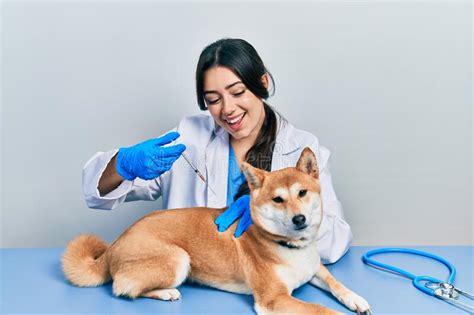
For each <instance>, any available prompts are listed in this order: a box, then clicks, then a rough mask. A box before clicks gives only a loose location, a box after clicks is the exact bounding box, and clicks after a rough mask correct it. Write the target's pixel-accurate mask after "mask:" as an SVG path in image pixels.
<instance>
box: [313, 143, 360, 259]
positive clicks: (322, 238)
mask: <svg viewBox="0 0 474 315" xmlns="http://www.w3.org/2000/svg"><path fill="white" fill-rule="evenodd" d="M311 147H312V149H315V152H317V153H316V154H317V158H318V167H319V180H320V183H321V198H322V204H323V220H322V222H321V226H320V228H319V235H318V249H319V254H320V256H321V261H322V263H323V264H329V263H334V262H336V261H337V260H339V259H340V258H341V257H342V256H343V255H344V254H345V253H346V252H347V250H348V249H349V247H350V245H351V242H352V238H353V236H352V231H351V227H350V226H349V224H348V223H347V222H346V221H345V219H344V214H343V209H342V205H341V203H340V202H339V200H338V199H337V196H336V193H335V192H334V188H333V185H332V179H331V173H330V170H329V156H330V152H329V150H328V149H327V148H326V147H324V146H322V145H319V144H317V145H316V147H315V146H311Z"/></svg>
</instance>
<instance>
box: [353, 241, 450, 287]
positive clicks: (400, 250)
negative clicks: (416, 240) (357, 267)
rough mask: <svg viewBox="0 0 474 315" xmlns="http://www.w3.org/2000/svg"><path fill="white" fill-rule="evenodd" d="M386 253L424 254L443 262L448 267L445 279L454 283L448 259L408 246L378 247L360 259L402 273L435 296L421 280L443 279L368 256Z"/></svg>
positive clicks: (436, 280) (414, 283)
mask: <svg viewBox="0 0 474 315" xmlns="http://www.w3.org/2000/svg"><path fill="white" fill-rule="evenodd" d="M386 253H405V254H414V255H419V256H424V257H428V258H431V259H434V260H437V261H439V262H441V263H442V264H444V265H445V266H446V267H447V268H448V269H449V277H448V280H447V281H446V282H447V283H449V284H452V285H454V280H455V278H456V268H454V266H453V264H451V263H450V262H449V261H447V260H446V259H444V258H443V257H439V256H437V255H434V254H431V253H427V252H423V251H419V250H416V249H410V248H397V247H385V248H379V249H374V250H371V251H368V252H367V253H365V254H364V255H363V256H362V261H363V262H364V263H366V264H367V265H373V266H376V267H379V268H382V269H385V270H388V271H391V272H395V273H398V274H400V275H403V276H405V277H407V278H409V279H411V280H412V282H413V285H414V286H415V287H416V288H417V289H418V290H421V291H423V292H425V293H426V294H429V295H432V296H436V295H435V291H434V290H433V289H432V288H429V287H427V286H425V285H423V284H422V283H421V282H423V281H428V282H434V283H442V282H444V281H441V280H439V279H436V278H433V277H429V276H416V275H414V274H412V273H410V272H408V271H406V270H403V269H400V268H397V267H395V266H391V265H387V264H384V263H381V262H379V261H376V260H373V259H371V258H370V257H371V256H374V255H379V254H386Z"/></svg>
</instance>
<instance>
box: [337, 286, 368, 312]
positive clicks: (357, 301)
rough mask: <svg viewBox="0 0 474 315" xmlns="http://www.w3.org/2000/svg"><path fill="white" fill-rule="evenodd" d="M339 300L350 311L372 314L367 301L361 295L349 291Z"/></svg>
mask: <svg viewBox="0 0 474 315" xmlns="http://www.w3.org/2000/svg"><path fill="white" fill-rule="evenodd" d="M341 302H342V303H343V304H344V305H345V306H347V307H348V308H349V309H350V310H351V311H354V312H357V313H358V314H359V313H365V314H372V312H371V311H370V306H369V303H368V302H367V301H366V300H365V299H364V298H363V297H361V296H359V295H357V294H355V293H354V292H351V291H350V292H349V293H347V294H345V295H344V296H342V297H341Z"/></svg>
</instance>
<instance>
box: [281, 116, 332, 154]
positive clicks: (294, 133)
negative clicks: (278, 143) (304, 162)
mask: <svg viewBox="0 0 474 315" xmlns="http://www.w3.org/2000/svg"><path fill="white" fill-rule="evenodd" d="M286 124H287V125H286V126H285V127H284V128H283V129H282V131H283V133H284V134H285V135H284V137H285V138H286V139H289V140H290V141H294V143H295V146H296V147H297V148H298V149H299V150H298V151H297V152H298V153H300V152H301V151H302V150H303V149H304V148H305V147H309V148H310V149H312V150H313V152H314V153H315V154H316V155H317V157H318V159H319V160H323V161H327V159H328V158H329V155H330V154H331V153H330V151H329V149H328V148H327V147H326V146H324V145H322V144H321V143H320V141H319V138H318V137H317V136H316V135H315V134H313V133H311V132H309V131H307V130H303V129H299V128H296V127H295V126H294V125H292V124H291V123H289V122H287V123H286Z"/></svg>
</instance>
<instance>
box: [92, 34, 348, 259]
mask: <svg viewBox="0 0 474 315" xmlns="http://www.w3.org/2000/svg"><path fill="white" fill-rule="evenodd" d="M236 47H237V48H238V49H235V48H236ZM216 51H217V52H216ZM219 51H220V52H222V51H225V52H226V53H227V55H232V54H234V55H232V56H234V57H233V58H234V59H236V58H239V57H240V55H241V54H242V52H243V51H244V53H247V54H256V51H255V50H254V49H253V47H252V46H251V45H250V44H248V43H247V42H245V41H243V40H233V39H226V40H220V41H218V42H215V43H213V44H212V45H210V46H208V47H206V49H205V50H204V51H203V53H202V54H201V57H200V61H199V63H198V69H197V71H196V72H197V79H196V80H197V93H198V103H199V105H200V108H201V109H208V110H209V112H210V114H211V115H210V116H209V115H196V116H188V117H185V118H183V119H182V120H181V121H180V122H179V124H178V126H177V127H176V128H175V129H174V130H175V131H177V132H178V133H179V134H180V136H179V138H178V139H177V143H180V144H184V145H185V146H186V149H185V150H186V155H187V156H188V157H189V159H190V160H191V161H192V162H193V164H194V165H195V166H197V168H198V169H199V170H200V171H201V172H203V173H204V176H205V177H206V178H207V180H208V182H209V185H210V186H211V187H212V188H213V189H214V190H215V192H216V194H215V195H214V194H213V193H212V192H211V191H210V190H209V189H208V187H207V186H206V185H205V183H204V182H202V181H201V180H200V179H199V177H198V176H197V175H196V174H195V173H194V171H193V170H192V169H191V168H190V167H189V165H188V164H187V163H186V161H185V160H184V159H183V158H182V157H180V158H177V160H176V161H175V162H174V163H172V167H171V168H170V169H169V170H168V171H166V172H164V173H162V174H161V175H160V176H158V177H156V178H153V179H148V180H145V179H142V178H140V177H136V178H134V179H131V180H127V179H125V178H124V177H121V176H119V175H118V173H120V172H116V168H115V167H113V166H112V165H114V163H116V162H115V160H116V159H117V156H118V155H120V151H119V150H118V149H116V150H111V151H108V152H98V153H96V154H95V155H94V156H93V157H92V158H91V159H90V160H89V161H88V162H87V163H86V164H85V166H84V168H83V190H84V196H85V200H86V203H87V205H88V206H89V207H90V208H96V209H114V208H116V207H118V206H119V205H120V204H122V203H124V202H128V201H134V200H157V199H158V198H159V197H160V196H161V197H162V206H163V208H164V209H172V208H183V207H202V206H205V207H213V208H222V207H225V206H226V205H227V204H228V200H229V198H228V197H229V196H228V190H229V191H230V189H228V187H231V183H229V182H228V172H229V171H228V166H229V149H231V150H233V151H235V155H236V156H237V157H238V158H239V162H241V161H243V160H245V157H246V155H245V153H246V152H249V150H251V149H252V148H251V147H252V146H253V144H254V143H255V142H256V140H257V137H261V136H262V134H264V135H265V133H262V132H264V131H266V132H267V133H268V130H265V127H264V126H267V127H268V124H266V123H267V120H268V119H269V118H270V117H274V118H276V119H274V120H275V121H276V126H277V128H276V129H275V132H274V135H273V139H272V138H271V137H270V138H269V139H270V140H274V141H272V144H274V146H272V147H273V150H272V151H271V152H272V153H271V168H270V169H269V170H271V171H274V170H279V169H282V168H285V167H294V166H295V165H296V162H297V161H298V158H299V157H300V154H301V152H302V150H303V149H304V148H305V147H310V148H311V149H312V150H313V152H315V153H316V157H317V163H318V167H319V170H320V182H321V194H322V201H323V213H324V217H323V220H322V224H321V227H320V230H319V238H318V248H319V252H320V256H321V258H322V261H323V263H332V262H335V261H337V260H338V259H339V258H340V257H342V255H344V253H345V252H346V251H347V249H348V248H349V246H350V243H351V241H352V233H351V229H350V226H349V225H348V224H347V222H346V221H345V220H344V215H343V211H342V207H341V204H340V202H339V201H338V199H337V197H336V194H335V192H334V189H333V185H332V181H331V174H330V170H329V156H330V152H329V150H328V149H327V148H325V147H324V146H322V145H320V144H319V141H318V139H317V137H316V136H314V135H312V134H311V133H309V132H306V131H303V130H299V129H297V128H295V127H294V126H293V125H291V123H289V122H288V121H286V120H285V119H283V118H282V117H281V116H280V115H279V114H278V113H276V112H275V111H274V110H273V109H271V107H270V106H268V104H266V103H265V102H263V101H262V99H266V98H267V97H268V90H267V89H268V77H269V72H268V70H267V69H266V68H264V67H263V63H261V60H260V58H259V57H258V58H256V57H255V55H253V57H254V58H253V59H252V58H247V59H248V60H252V62H256V61H257V62H258V63H260V64H258V65H255V64H254V65H252V66H253V67H254V68H255V67H257V66H261V67H262V69H261V70H260V74H261V81H260V82H259V83H260V84H262V86H261V88H262V89H260V90H259V89H258V88H255V86H254V85H255V82H251V81H249V78H248V77H247V75H248V74H246V73H245V70H242V69H240V68H239V63H238V64H237V65H236V64H233V63H232V60H233V59H232V58H230V59H231V61H230V62H226V61H225V60H224V61H223V58H222V57H220V58H217V57H216V56H217V54H218V53H219ZM239 54H240V55H239ZM235 56H237V57H235ZM206 58H207V59H209V60H211V61H212V62H209V60H207V61H206ZM216 58H217V59H216ZM240 64H242V60H240ZM249 68H250V67H247V69H249ZM199 74H201V76H199ZM270 76H271V75H270ZM259 78H260V76H259ZM246 82H247V83H246ZM228 83H231V84H228ZM206 105H207V107H206ZM229 117H233V118H232V119H229ZM239 117H240V118H239ZM237 119H238V122H236V123H231V122H234V121H236V120H237ZM120 150H122V148H121V149H120ZM242 152H243V153H242ZM257 153H258V152H257ZM123 160H124V159H122V162H120V163H121V164H123V163H125V162H123ZM131 160H134V159H131ZM269 166H270V164H269V165H268V167H269ZM117 170H118V169H117ZM112 177H114V178H119V180H118V181H117V180H115V184H114V185H113V189H110V188H109V189H107V190H106V191H105V192H104V190H103V189H102V192H103V193H102V194H101V193H100V188H99V187H100V181H101V180H102V178H112ZM111 187H112V186H111ZM230 197H233V196H230ZM231 200H232V198H231Z"/></svg>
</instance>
